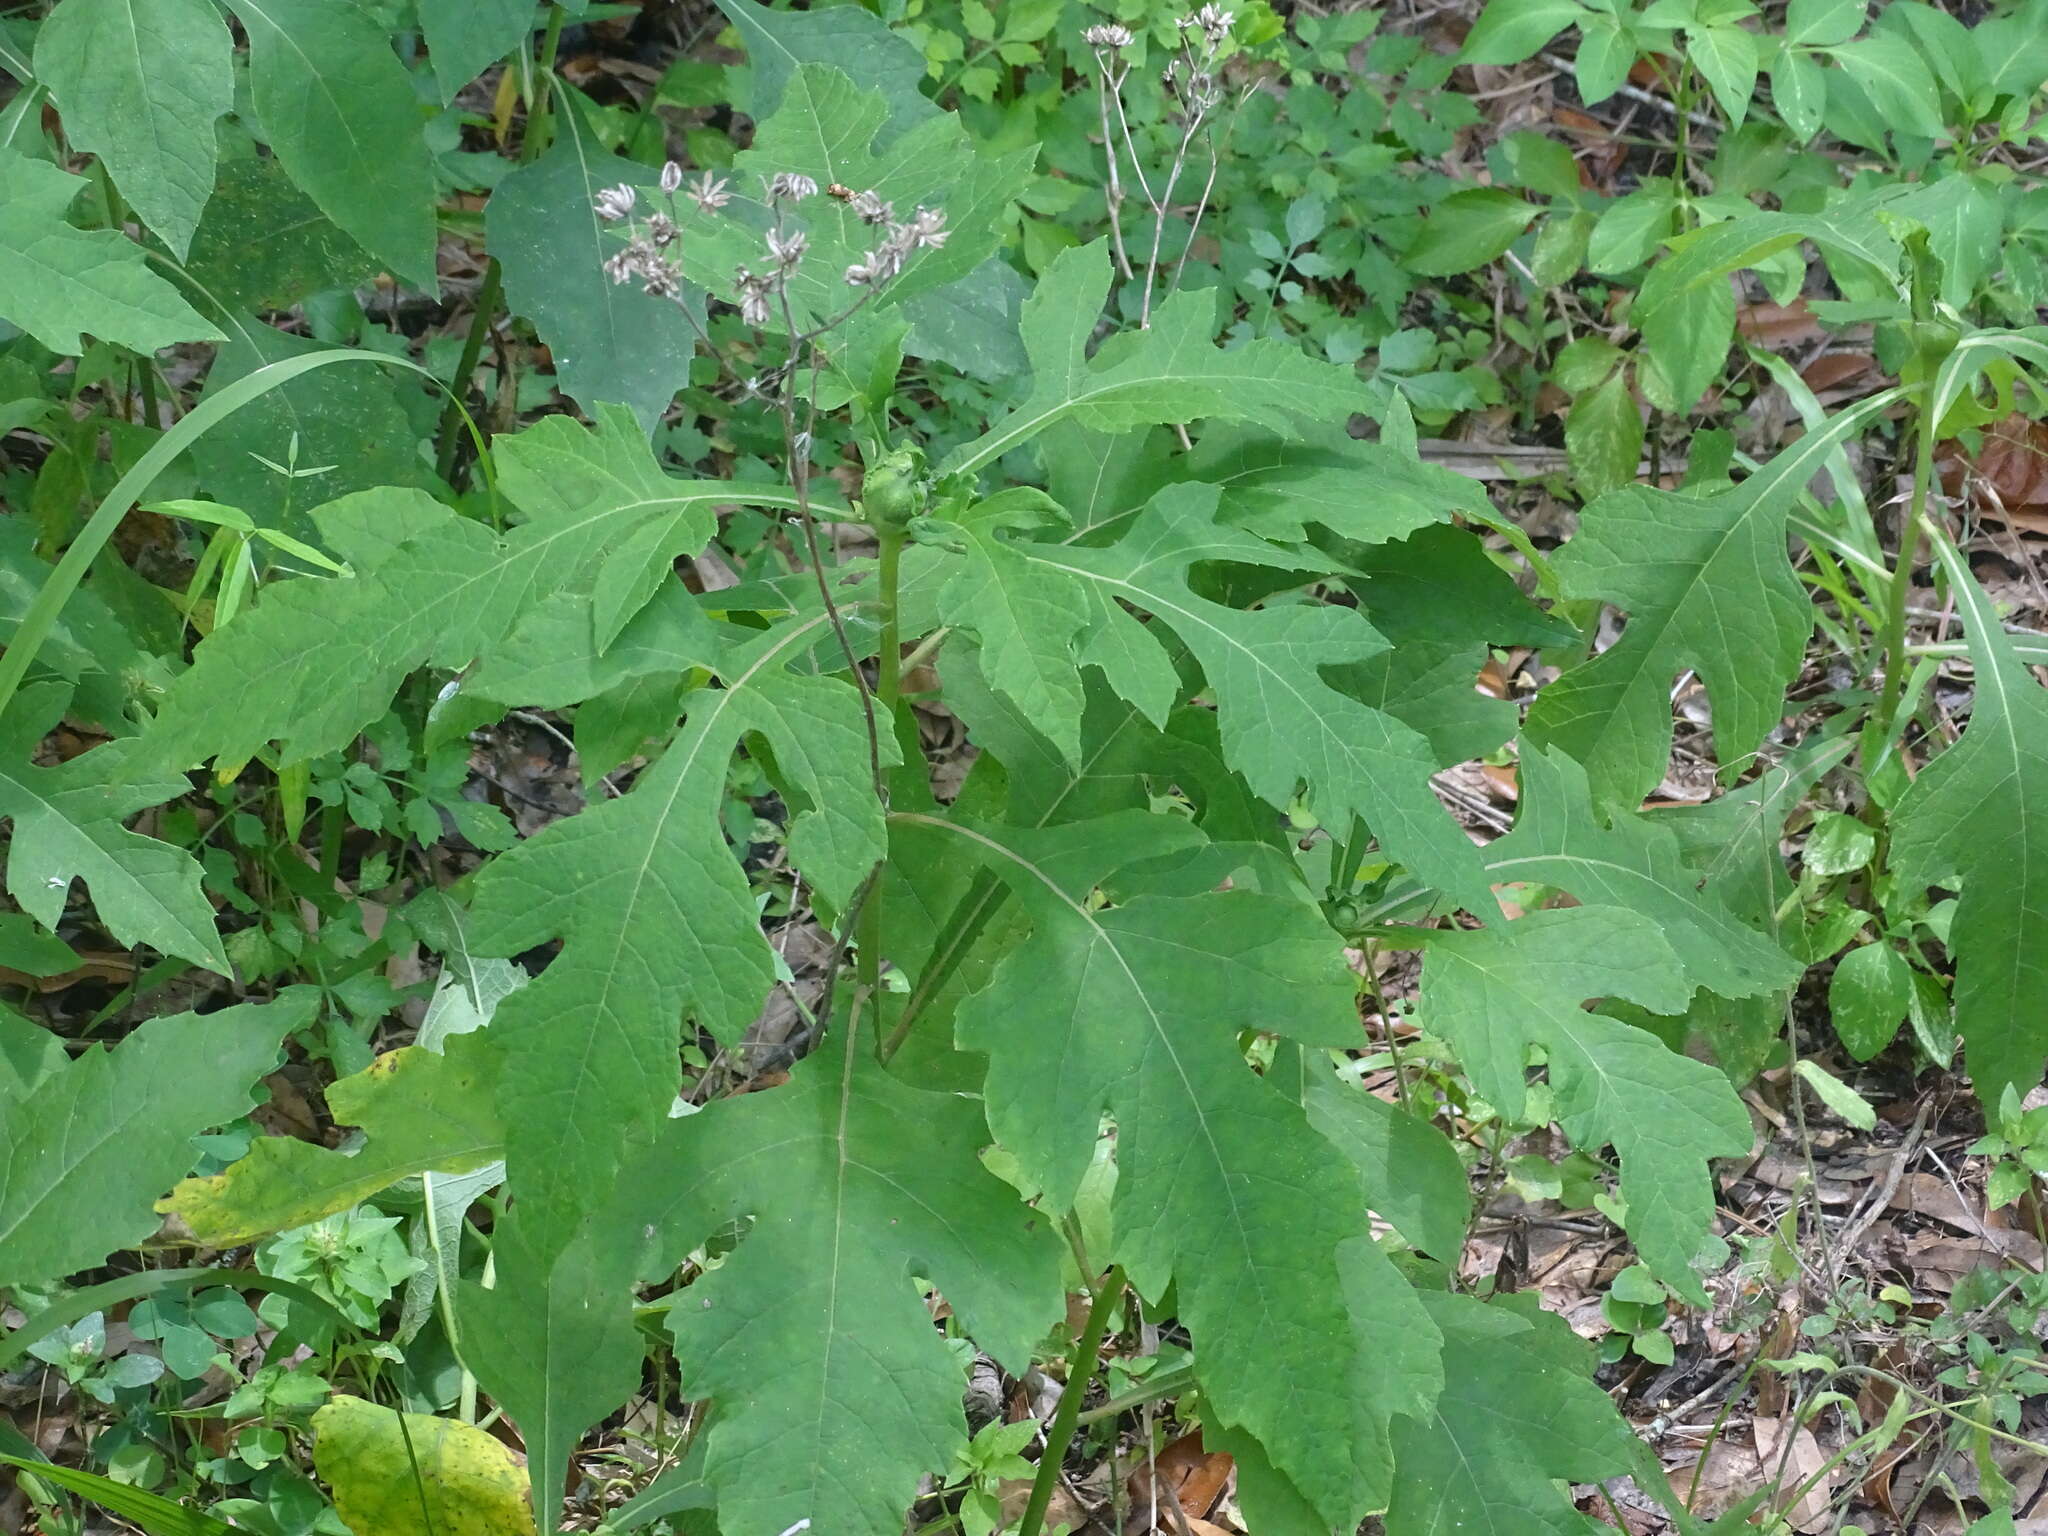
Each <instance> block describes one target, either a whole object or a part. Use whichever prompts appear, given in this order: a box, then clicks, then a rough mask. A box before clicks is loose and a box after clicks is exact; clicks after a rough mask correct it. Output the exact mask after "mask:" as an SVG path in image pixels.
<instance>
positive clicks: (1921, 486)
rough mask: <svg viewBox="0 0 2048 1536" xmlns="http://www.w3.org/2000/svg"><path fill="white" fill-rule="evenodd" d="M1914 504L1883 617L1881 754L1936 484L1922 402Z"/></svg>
mask: <svg viewBox="0 0 2048 1536" xmlns="http://www.w3.org/2000/svg"><path fill="white" fill-rule="evenodd" d="M1915 434H1916V438H1917V441H1916V443H1915V451H1914V454H1913V492H1912V500H1911V502H1910V504H1909V505H1908V506H1907V508H1906V517H1905V526H1904V527H1902V528H1901V529H1900V530H1899V563H1898V565H1897V566H1896V567H1895V568H1894V569H1893V571H1892V584H1891V591H1890V592H1889V593H1888V594H1887V597H1888V599H1889V600H1888V602H1887V603H1886V605H1885V615H1884V692H1883V693H1882V694H1881V695H1880V696H1879V698H1878V702H1877V720H1876V725H1877V731H1876V735H1875V740H1876V741H1877V742H1878V743H1879V750H1882V748H1883V744H1884V743H1886V742H1889V741H1890V740H1891V733H1892V727H1893V725H1894V724H1895V723H1896V722H1895V721H1894V720H1893V718H1892V717H1893V715H1894V714H1895V713H1896V712H1897V710H1898V707H1899V697H1900V694H1901V693H1902V692H1903V691H1904V689H1905V686H1906V609H1907V608H1908V607H1909V606H1910V605H1911V602H1912V596H1913V567H1914V566H1915V565H1917V564H1918V563H1919V560H1920V533H1921V521H1922V519H1923V518H1924V517H1925V515H1926V512H1927V497H1928V493H1929V491H1930V490H1931V489H1932V488H1933V484H1934V423H1933V422H1931V421H1929V420H1928V419H1927V413H1926V408H1925V402H1924V401H1923V402H1922V409H1921V412H1920V419H1919V422H1918V425H1917V426H1916V428H1915Z"/></svg>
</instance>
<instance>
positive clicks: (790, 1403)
mask: <svg viewBox="0 0 2048 1536" xmlns="http://www.w3.org/2000/svg"><path fill="white" fill-rule="evenodd" d="M987 1140H988V1128H987V1126H986V1125H985V1124H984V1122H983V1120H982V1116H981V1114H980V1112H979V1110H978V1108H977V1106H976V1105H975V1103H974V1101H973V1100H971V1099H968V1098H964V1097H962V1096H959V1095H956V1094H949V1093H931V1092H925V1091H921V1090H919V1089H915V1088H911V1087H908V1086H906V1085H905V1084H903V1083H901V1082H899V1081H897V1080H896V1079H895V1078H893V1077H892V1076H890V1074H889V1073H888V1072H887V1071H885V1070H883V1069H882V1068H880V1067H878V1066H876V1065H875V1061H874V1051H873V1049H872V1042H871V1041H870V1040H868V1039H867V1038H865V1037H864V1036H863V1035H862V1034H861V1033H860V1032H859V1031H858V1030H846V1031H844V1032H842V1036H841V1038H840V1039H839V1040H838V1041H836V1042H835V1044H834V1046H833V1048H832V1049H829V1050H827V1051H824V1052H821V1053H820V1054H819V1055H818V1056H816V1057H813V1058H812V1059H811V1060H809V1061H806V1062H804V1063H803V1064H802V1065H800V1066H799V1067H798V1068H797V1070H796V1072H795V1074H794V1076H793V1079H792V1081H791V1082H790V1083H789V1084H787V1085H786V1086H784V1087H779V1088H775V1089H772V1090H769V1091H766V1092H759V1093H750V1094H745V1095H743V1096H741V1097H739V1098H736V1099H730V1100H727V1101H725V1102H723V1103H718V1104H713V1105H711V1106H709V1107H708V1108H706V1109H705V1110H704V1111H703V1112H702V1113H701V1114H696V1115H691V1116H689V1117H687V1118H685V1119H683V1120H680V1121H677V1122H675V1123H674V1124H672V1125H671V1126H669V1127H668V1129H667V1130H666V1131H665V1132H664V1133H663V1136H662V1139H661V1143H660V1146H659V1148H658V1149H657V1151H656V1153H655V1155H654V1157H653V1158H652V1160H651V1161H650V1162H648V1163H646V1164H644V1165H642V1164H636V1165H635V1166H634V1167H633V1169H632V1170H631V1172H630V1174H629V1177H631V1178H632V1179H633V1180H635V1181H636V1182H638V1183H640V1184H641V1185H642V1186H643V1187H645V1188H647V1189H650V1190H658V1191H660V1204H659V1214H658V1215H657V1216H654V1217H653V1218H652V1220H653V1221H654V1224H655V1225H656V1226H658V1227H659V1229H660V1230H661V1232H662V1234H663V1242H664V1247H665V1250H666V1254H667V1257H666V1258H665V1259H664V1262H663V1263H662V1264H661V1265H658V1266H656V1267H658V1268H661V1269H663V1270H664V1271H665V1270H666V1269H667V1267H668V1265H669V1264H670V1263H672V1262H673V1261H674V1260H678V1259H680V1258H681V1257H682V1256H683V1255H684V1254H685V1253H687V1252H688V1251H689V1250H690V1249H691V1248H693V1247H695V1246H696V1245H697V1244H699V1243H701V1242H703V1241H704V1240H705V1239H706V1238H707V1237H709V1236H710V1235H711V1234H712V1233H714V1232H716V1231H718V1230H720V1229H722V1228H724V1227H726V1226H727V1225H728V1224H730V1223H733V1222H736V1221H746V1220H748V1219H751V1221H752V1226H751V1228H750V1229H749V1230H748V1232H747V1235H746V1237H745V1238H743V1239H742V1240H741V1242H740V1245H739V1247H738V1249H737V1250H736V1251H735V1252H734V1253H733V1254H732V1255H731V1256H730V1257H729V1258H727V1259H726V1260H725V1262H724V1263H723V1264H721V1265H720V1266H718V1267H717V1268H716V1269H715V1270H712V1271H710V1272H709V1273H707V1274H705V1275H704V1276H702V1277H701V1278H700V1279H698V1280H697V1281H696V1282H695V1283H694V1284H693V1285H691V1286H690V1287H689V1289H687V1290H685V1291H683V1292H681V1293H679V1294H678V1295H677V1296H676V1297H674V1298H673V1302H672V1304H671V1306H670V1308H669V1314H668V1315H669V1326H670V1328H671V1329H672V1330H673V1332H674V1334H675V1342H676V1362H677V1366H678V1368H679V1369H680V1371H681V1374H682V1380H683V1383H684V1386H685V1389H686V1391H688V1393H689V1394H690V1395H691V1396H692V1397H699V1396H707V1397H709V1398H710V1399H711V1401H712V1416H711V1427H710V1429H709V1430H708V1431H707V1434H708V1435H709V1441H708V1445H707V1450H706V1455H705V1460H704V1476H705V1478H706V1480H707V1481H708V1482H709V1483H710V1484H711V1485H712V1487H713V1488H715V1489H716V1490H717V1493H718V1518H719V1528H720V1529H721V1530H722V1531H724V1532H726V1533H727V1536H778V1533H780V1532H782V1531H784V1530H786V1529H787V1528H788V1527H789V1526H791V1525H792V1524H794V1523H796V1522H797V1521H798V1520H801V1519H803V1518H806V1517H809V1518H810V1519H811V1521H812V1526H813V1529H816V1530H821V1531H823V1530H832V1531H842V1532H845V1533H847V1536H896V1533H898V1532H900V1531H901V1529H902V1524H903V1511H904V1509H905V1508H906V1507H907V1506H908V1505H909V1503H910V1502H911V1500H912V1498H913V1497H914V1496H915V1494H916V1491H917V1483H918V1478H919V1476H920V1475H921V1474H924V1473H927V1472H931V1473H943V1472H944V1471H945V1470H946V1468H947V1467H948V1466H949V1465H951V1462H952V1457H953V1454H954V1452H955V1451H957V1450H959V1449H960V1448H961V1447H962V1446H964V1445H965V1443H966V1438H967V1437H966V1428H965V1425H964V1424H963V1423H962V1419H961V1411H960V1398H961V1392H962V1390H963V1387H964V1385H965V1381H964V1372H963V1369H962V1360H961V1357H960V1355H959V1354H957V1353H956V1352H955V1351H954V1350H952V1349H949V1348H948V1347H947V1344H946V1340H945V1338H944V1337H943V1336H942V1335H941V1333H940V1332H939V1330H938V1329H936V1328H934V1327H933V1325H932V1319H931V1313H930V1311H929V1309H928V1308H927V1306H926V1304H925V1302H924V1299H923V1297H922V1296H921V1295H920V1293H919V1290H918V1288H917V1286H915V1285H913V1283H912V1277H913V1276H915V1277H917V1278H918V1279H919V1280H920V1281H922V1282H925V1283H927V1284H929V1285H931V1286H934V1287H936V1288H937V1289H938V1290H939V1292H940V1293H941V1294H943V1295H944V1297H945V1299H946V1301H947V1303H948V1304H949V1305H950V1307H951V1309H952V1311H953V1314H954V1315H955V1316H956V1317H957V1318H959V1320H960V1322H961V1324H962V1325H963V1327H964V1328H965V1330H966V1332H967V1333H968V1334H969V1335H970V1336H971V1337H972V1338H973V1339H974V1340H975V1342H976V1343H977V1344H978V1345H979V1346H980V1347H981V1348H982V1349H984V1350H986V1351H987V1352H988V1353H989V1354H991V1355H993V1356H994V1357H995V1358H996V1359H997V1360H999V1361H1000V1362H1002V1363H1003V1364H1004V1365H1005V1366H1006V1367H1007V1368H1008V1369H1010V1370H1011V1371H1013V1372H1019V1373H1021V1372H1022V1371H1023V1369H1024V1368H1025V1366H1026V1365H1027V1364H1028V1362H1029V1361H1030V1360H1031V1358H1032V1350H1033V1348H1034V1347H1035V1346H1036V1345H1037V1344H1038V1343H1039V1341H1040V1340H1041V1339H1042V1338H1043V1337H1044V1335H1045V1334H1046V1332H1047V1331H1048V1330H1049V1329H1050V1328H1051V1326H1052V1325H1053V1324H1054V1323H1055V1322H1056V1321H1058V1320H1059V1318H1060V1316H1061V1315H1062V1310H1063V1302H1064V1297H1063V1294H1062V1291H1061V1287H1060V1281H1059V1244H1058V1241H1057V1239H1056V1238H1055V1237H1054V1234H1053V1227H1052V1224H1051V1223H1050V1222H1049V1221H1047V1220H1046V1219H1045V1217H1044V1216H1043V1215H1042V1214H1040V1213H1038V1212H1035V1211H1033V1210H1031V1209H1030V1208H1029V1207H1027V1206H1025V1205H1024V1204H1023V1203H1022V1202H1021V1201H1020V1200H1019V1199H1018V1197H1017V1193H1016V1191H1015V1190H1013V1189H1011V1188H1010V1187H1009V1186H1008V1185H1005V1184H1003V1183H1002V1182H1001V1181H999V1180H998V1179H996V1178H995V1176H994V1175H992V1174H991V1173H989V1172H988V1170H987V1169H985V1168H984V1167H983V1166H982V1165H981V1163H980V1161H979V1157H978V1154H979V1153H980V1151H981V1149H982V1147H983V1146H984V1145H985V1144H986V1142H987ZM878 1384H879V1385H881V1386H882V1388H883V1390H880V1391H877V1390H876V1389H877V1386H878Z"/></svg>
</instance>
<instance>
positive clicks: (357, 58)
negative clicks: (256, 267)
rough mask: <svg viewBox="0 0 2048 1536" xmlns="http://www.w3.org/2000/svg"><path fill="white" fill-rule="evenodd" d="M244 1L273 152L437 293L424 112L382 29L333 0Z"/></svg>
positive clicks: (352, 227)
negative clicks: (334, 2) (333, 2)
mask: <svg viewBox="0 0 2048 1536" xmlns="http://www.w3.org/2000/svg"><path fill="white" fill-rule="evenodd" d="M234 11H235V14H236V15H237V16H239V17H240V18H241V20H242V27H243V30H244V31H246V32H247V33H248V34H249V89H250V93H251V96H252V98H253V100H254V102H255V106H256V116H257V118H258V120H259V121H260V123H261V126H262V133H263V138H264V140H265V141H266V142H267V143H268V144H269V145H270V148H271V151H272V153H274V154H275V155H276V156H277V158H278V160H279V161H280V162H281V163H282V164H283V166H284V168H285V169H286V170H287V171H289V172H291V177H292V180H293V181H296V182H297V183H298V184H299V185H300V186H301V187H303V188H305V190H306V192H307V193H308V194H309V195H310V196H311V197H312V199H313V201H314V202H316V203H318V204H319V205H320V208H321V211H322V212H323V213H325V214H326V215H327V216H328V217H329V218H330V219H332V220H334V222H335V223H336V224H339V225H340V226H341V227H342V228H343V229H345V230H347V231H348V233H349V234H350V235H352V236H354V237H355V239H356V240H357V241H359V242H360V243H361V245H362V247H363V249H364V250H366V251H368V252H369V253H370V254H371V255H372V256H375V257H376V258H377V259H378V260H379V261H381V262H384V263H385V264H386V265H388V266H389V267H390V269H391V270H392V272H393V273H395V274H396V275H397V276H399V277H401V278H403V279H405V280H406V281H407V282H409V283H412V284H413V285H415V286H416V287H419V288H424V289H425V290H426V291H427V292H429V293H438V292H439V291H440V282H439V278H438V276H437V275H436V269H435V263H434V248H435V232H434V204H435V198H436V189H435V183H434V163H433V159H432V157H431V156H430V155H429V154H428V152H427V141H426V137H425V134H424V132H423V129H424V127H425V116H424V113H423V111H422V108H421V103H420V100H419V97H418V96H417V95H416V94H415V93H414V91H413V88H412V80H411V78H410V77H409V76H408V75H407V74H406V71H405V67H404V66H403V65H401V64H400V63H399V62H398V56H397V55H396V54H395V53H393V52H392V51H391V43H390V40H389V39H388V38H387V37H386V36H385V35H384V32H383V30H382V29H381V28H380V27H378V26H377V25H376V24H375V23H374V22H373V21H371V19H370V18H369V16H368V14H367V13H366V12H364V11H362V10H359V9H357V8H356V7H355V6H352V5H335V4H332V3H330V0H234Z"/></svg>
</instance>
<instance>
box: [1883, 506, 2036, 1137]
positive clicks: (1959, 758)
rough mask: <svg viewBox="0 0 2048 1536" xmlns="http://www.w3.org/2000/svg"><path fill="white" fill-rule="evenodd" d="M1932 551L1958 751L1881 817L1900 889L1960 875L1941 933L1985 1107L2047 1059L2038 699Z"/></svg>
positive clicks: (1973, 588) (1949, 561)
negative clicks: (1972, 682) (1956, 663)
mask: <svg viewBox="0 0 2048 1536" xmlns="http://www.w3.org/2000/svg"><path fill="white" fill-rule="evenodd" d="M1935 552H1936V554H1937V556H1938V557H1939V559H1940V561H1941V566H1942V570H1943V572H1944V574H1946V575H1947V577H1948V585H1949V592H1950V594H1951V596H1952V597H1953V598H1954V600H1955V604H1956V608H1957V611H1958V612H1959V613H1960V614H1961V615H1962V620H1963V628H1964V631H1965V632H1966V633H1967V634H1968V636H1969V641H1970V657H1971V660H1972V661H1973V662H1974V663H1975V672H1976V692H1975V695H1974V699H1973V702H1972V705H1971V709H1970V722H1969V726H1968V728H1967V729H1966V730H1965V731H1964V732H1963V737H1962V740H1961V741H1959V742H1957V743H1956V744H1955V745H1954V746H1952V747H1950V748H1949V749H1948V750H1947V751H1945V752H1943V753H1942V754H1941V755H1940V756H1939V757H1937V758H1935V759H1934V761H1933V762H1931V763H1929V764H1928V765H1927V766H1926V767H1925V768H1923V769H1921V770H1920V774H1919V776H1918V777H1917V778H1915V779H1914V780H1913V785H1912V788H1910V789H1909V790H1907V791H1906V795H1905V798H1904V799H1903V800H1901V801H1900V803H1899V806H1898V809H1897V810H1896V811H1895V812H1894V813H1893V817H1892V849H1891V861H1892V867H1893V869H1894V870H1895V871H1896V872H1897V874H1898V876H1899V878H1900V879H1901V880H1902V881H1904V882H1906V883H1907V884H1908V885H1912V886H1921V887H1924V886H1929V885H1936V884H1944V883H1948V882H1949V881H1950V880H1951V878H1952V877H1957V876H1959V877H1960V878H1961V881H1962V895H1961V897H1960V898H1959V902H1958V906H1957V909H1956V915H1955V921H1954V923H1953V924H1952V925H1951V929H1950V931H1951V933H1952V935H1953V941H1952V948H1953V952H1954V954H1955V957H1956V986H1955V1003H1956V1027H1957V1029H1958V1030H1959V1031H1960V1033H1961V1034H1962V1037H1963V1044H1964V1047H1965V1048H1966V1050H1967V1051H1968V1053H1969V1066H1970V1078H1971V1081H1972V1082H1974V1083H1975V1084H1976V1087H1977V1096H1978V1097H1979V1098H1980V1099H1981V1100H1982V1101H1983V1102H1984V1103H1985V1104H1986V1105H1996V1104H1997V1103H1998V1101H1999V1097H2000V1095H2002V1094H2003V1093H2004V1091H2005V1089H2006V1087H2007V1085H2012V1086H2013V1087H2015V1088H2017V1089H2019V1090H2020V1091H2021V1092H2025V1091H2026V1090H2027V1089H2028V1088H2030V1087H2032V1086H2033V1085H2034V1084H2035V1083H2037V1082H2039V1081H2040V1076H2041V1062H2042V1058H2043V1057H2044V1056H2048V694H2043V692H2042V691H2041V687H2040V685H2039V684H2038V683H2036V682H2035V681H2034V679H2033V677H2032V676H2031V675H2030V674H2029V672H2028V671H2027V669H2026V668H2025V667H2024V666H2022V665H2021V663H2020V661H2019V659H2018V658H2017V657H2016V656H2014V654H2013V650H2012V642H2011V640H2009V639H2008V638H2007V637H2006V634H2005V629H2004V626H2003V625H2002V624H2001V623H2000V622H1999V617H1998V611H1997V610H1996V609H1995V608H1993V607H1992V605H1991V600H1990V598H1988V597H1987V596H1985V594H1984V589H1983V588H1982V587H1980V586H1978V585H1977V582H1976V578H1975V577H1973V576H1972V575H1971V574H1970V568H1969V565H1968V563H1967V562H1966V561H1965V560H1964V559H1963V557H1962V556H1961V555H1960V554H1959V553H1957V551H1956V549H1955V546H1954V545H1953V544H1951V543H1950V542H1949V540H1948V539H1947V538H1946V537H1945V536H1942V535H1940V534H1937V535H1936V539H1935Z"/></svg>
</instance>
